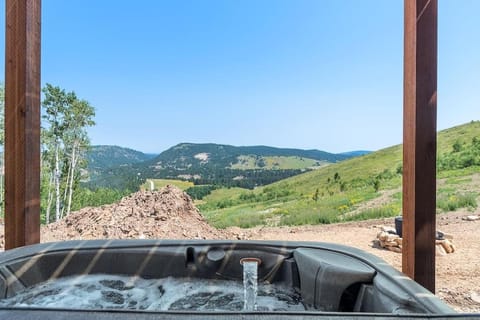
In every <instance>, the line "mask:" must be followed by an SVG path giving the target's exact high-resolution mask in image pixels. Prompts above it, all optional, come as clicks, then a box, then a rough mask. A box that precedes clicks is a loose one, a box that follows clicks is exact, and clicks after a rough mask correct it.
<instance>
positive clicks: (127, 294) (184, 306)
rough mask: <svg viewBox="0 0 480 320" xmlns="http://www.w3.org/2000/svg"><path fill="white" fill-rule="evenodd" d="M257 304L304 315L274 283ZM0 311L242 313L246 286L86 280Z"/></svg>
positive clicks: (67, 282) (29, 293) (49, 288)
mask: <svg viewBox="0 0 480 320" xmlns="http://www.w3.org/2000/svg"><path fill="white" fill-rule="evenodd" d="M256 305H257V310H259V311H302V310H305V307H304V306H303V304H302V301H301V298H300V295H299V294H297V293H296V292H295V291H294V290H293V289H292V288H289V287H286V286H282V285H276V284H259V286H258V292H257V301H256ZM0 307H20V308H21V307H24V308H25V307H35V308H53V309H83V310H85V309H86V310H92V309H100V310H101V309H125V310H147V311H168V310H184V311H189V310H190V311H242V310H243V308H244V287H243V285H242V283H240V282H236V281H226V280H208V279H190V278H172V277H168V278H162V279H143V278H139V277H133V278H132V277H128V276H117V275H84V276H72V277H66V278H59V279H55V280H52V281H48V282H44V283H40V284H37V285H35V286H33V287H30V288H27V289H25V290H24V291H22V292H19V293H18V294H17V295H15V296H13V297H11V298H8V299H0Z"/></svg>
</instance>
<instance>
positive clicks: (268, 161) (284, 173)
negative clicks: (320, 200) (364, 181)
mask: <svg viewBox="0 0 480 320" xmlns="http://www.w3.org/2000/svg"><path fill="white" fill-rule="evenodd" d="M352 156H353V155H348V154H335V153H329V152H325V151H321V150H302V149H293V148H275V147H269V146H261V145H259V146H240V147H237V146H231V145H224V144H215V143H201V144H199V143H180V144H177V145H175V146H173V147H171V148H169V149H168V150H165V151H163V152H162V153H160V154H159V155H157V156H155V157H153V158H152V157H149V156H148V155H145V154H143V153H141V152H138V151H135V150H131V149H127V148H120V147H113V146H96V147H94V148H93V149H92V156H91V159H92V160H93V162H92V163H91V164H90V168H92V169H93V170H94V172H95V173H96V175H94V176H93V178H92V179H91V181H90V184H91V185H92V184H95V185H97V186H112V185H114V186H119V185H121V184H122V181H125V180H129V181H131V182H133V181H134V180H135V179H137V178H135V177H138V180H140V179H152V178H157V179H180V180H188V181H192V182H194V183H195V184H202V185H221V186H233V187H237V186H238V187H244V188H254V187H257V186H260V185H264V184H268V183H272V182H275V181H278V180H281V179H284V178H287V177H290V176H293V175H297V174H299V173H302V172H305V171H309V170H313V169H317V168H320V167H322V166H325V165H327V164H331V163H336V162H339V161H343V160H346V159H348V158H351V157H352ZM109 157H111V158H110V159H109Z"/></svg>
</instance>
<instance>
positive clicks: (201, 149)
mask: <svg viewBox="0 0 480 320" xmlns="http://www.w3.org/2000/svg"><path fill="white" fill-rule="evenodd" d="M241 157H254V158H256V159H258V160H259V161H260V162H261V160H260V159H264V160H265V159H266V158H268V157H297V158H306V159H311V160H315V161H319V162H324V163H326V162H328V163H333V162H337V161H341V160H345V159H348V158H350V156H348V155H337V154H333V153H328V152H325V151H319V150H301V149H286V148H274V147H267V146H251V147H235V146H230V145H221V144H213V143H205V144H194V143H181V144H178V145H176V146H174V147H172V148H170V149H168V150H166V151H164V152H162V153H161V154H159V155H158V156H157V157H156V158H154V159H152V160H151V162H152V164H153V165H154V166H156V167H157V168H158V169H161V168H175V169H177V170H188V169H190V168H192V167H198V166H207V167H217V168H224V169H225V168H231V167H232V166H235V165H236V164H239V163H240V162H241V161H242V158H241ZM256 167H257V168H259V169H262V168H263V169H269V168H265V167H266V163H264V164H260V165H257V166H256ZM252 169H254V168H252ZM285 169H289V168H285Z"/></svg>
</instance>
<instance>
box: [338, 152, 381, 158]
mask: <svg viewBox="0 0 480 320" xmlns="http://www.w3.org/2000/svg"><path fill="white" fill-rule="evenodd" d="M372 152H373V151H367V150H355V151H347V152H342V153H339V154H340V155H343V156H347V157H349V158H351V157H360V156H364V155H366V154H369V153H372Z"/></svg>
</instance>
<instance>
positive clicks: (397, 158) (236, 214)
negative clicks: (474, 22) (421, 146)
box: [200, 121, 480, 227]
mask: <svg viewBox="0 0 480 320" xmlns="http://www.w3.org/2000/svg"><path fill="white" fill-rule="evenodd" d="M437 150H438V162H437V163H438V167H437V169H438V178H440V179H444V180H443V181H442V182H441V183H439V188H438V193H437V207H438V208H439V210H454V209H451V208H458V207H462V206H463V207H469V206H472V207H475V206H476V205H477V202H478V190H479V189H478V186H477V184H476V181H477V180H478V178H479V177H480V174H479V172H480V122H479V121H472V122H471V123H467V124H464V125H460V126H456V127H453V128H450V129H447V130H443V131H440V132H439V133H438V146H437ZM402 170H403V168H402V145H396V146H392V147H389V148H386V149H383V150H379V151H376V152H372V153H369V154H367V155H364V156H362V157H356V158H352V159H348V160H345V161H342V162H340V163H335V164H332V165H329V166H325V167H322V168H319V169H318V170H313V171H310V172H306V173H303V174H300V175H297V176H294V177H290V178H288V179H284V180H281V181H278V182H275V183H273V184H270V185H266V186H263V187H260V188H256V189H255V190H251V191H249V190H234V192H233V193H232V192H227V190H226V189H219V190H215V191H213V192H212V194H211V195H209V196H207V197H205V198H204V199H203V204H202V205H201V207H200V208H201V210H202V213H204V214H205V215H206V217H207V218H208V219H209V220H210V222H211V223H213V224H214V225H216V226H219V227H225V226H230V225H240V226H244V227H247V226H252V225H256V224H265V223H266V224H268V223H270V222H269V221H275V223H277V224H317V223H332V222H338V221H348V220H352V219H359V220H361V219H367V218H375V217H386V216H393V215H398V214H400V212H401V197H402V195H401V183H402ZM382 197H383V198H382ZM375 199H379V200H378V201H377V202H378V204H377V207H372V205H366V204H367V203H369V201H370V200H372V201H373V200H375Z"/></svg>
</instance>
